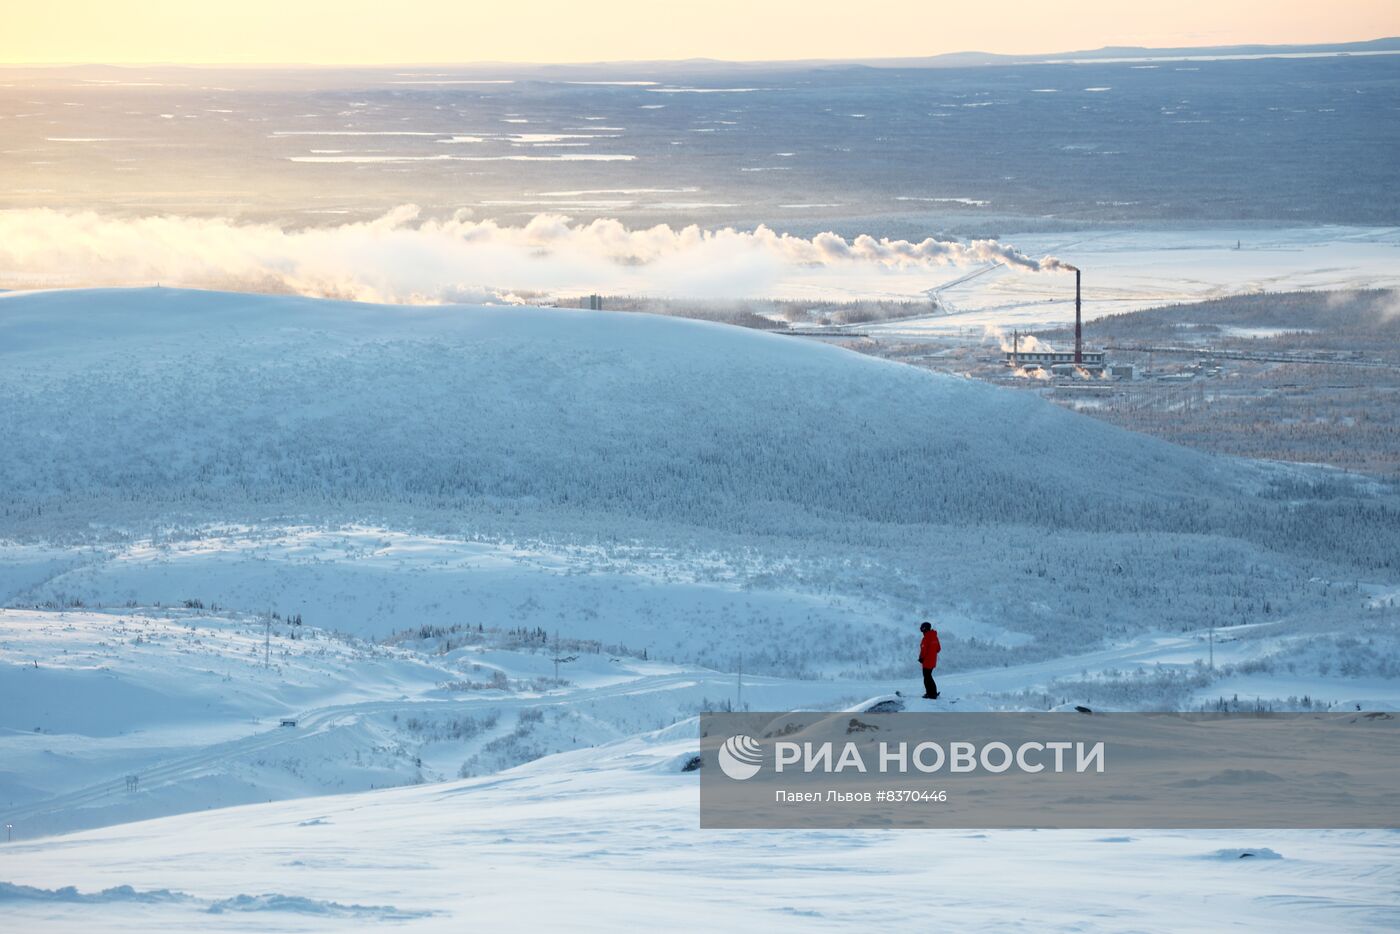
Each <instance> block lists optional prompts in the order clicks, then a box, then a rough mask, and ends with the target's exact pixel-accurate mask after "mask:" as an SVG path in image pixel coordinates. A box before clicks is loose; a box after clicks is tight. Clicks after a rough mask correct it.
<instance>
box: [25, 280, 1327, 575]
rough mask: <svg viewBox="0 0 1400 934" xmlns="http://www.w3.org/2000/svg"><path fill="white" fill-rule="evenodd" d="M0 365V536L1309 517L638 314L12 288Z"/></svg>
mask: <svg viewBox="0 0 1400 934" xmlns="http://www.w3.org/2000/svg"><path fill="white" fill-rule="evenodd" d="M0 355H2V357H3V361H4V371H3V376H0V380H3V382H2V383H0V386H3V389H4V394H3V396H2V397H0V399H2V400H3V406H4V407H3V409H0V415H3V418H4V421H5V424H6V425H7V426H8V428H9V432H10V435H11V437H12V438H16V439H20V440H21V441H22V443H19V444H11V445H6V446H5V447H4V449H3V451H2V452H0V489H3V491H4V494H3V495H4V499H3V509H4V512H3V519H4V524H5V526H7V527H9V528H11V529H19V530H36V531H37V530H43V529H45V528H50V527H52V526H51V525H50V524H51V523H58V522H61V521H62V520H63V519H65V518H66V519H69V520H70V521H72V522H81V524H82V525H84V526H87V525H88V524H89V523H91V522H94V521H96V522H102V521H109V522H112V521H115V522H133V521H137V520H149V519H150V518H152V517H153V516H160V515H170V514H179V513H187V514H190V515H193V516H197V517H208V516H213V517H215V518H217V519H220V520H227V519H229V518H231V517H232V514H234V513H237V514H239V515H257V516H263V515H266V514H267V513H268V512H270V511H285V512H291V513H294V514H302V515H304V514H312V515H316V516H318V517H320V516H325V515H328V514H331V515H337V516H340V517H356V518H358V517H361V516H363V515H367V514H371V515H372V514H378V515H381V516H382V515H384V514H385V513H396V514H402V513H403V512H410V513H413V514H414V515H420V516H421V515H427V514H435V515H443V514H445V515H450V516H455V517H460V518H461V519H463V520H466V521H467V522H468V523H470V522H473V521H475V522H486V521H488V519H487V517H498V518H496V519H495V521H496V522H503V523H506V524H514V523H516V522H518V521H519V520H520V519H521V517H522V516H524V515H528V516H533V517H540V516H542V515H543V516H547V519H546V520H543V521H545V522H546V524H548V525H549V526H551V527H555V528H558V527H566V528H567V527H575V528H577V527H579V524H580V522H581V521H586V525H587V528H588V529H589V530H590V531H591V532H595V533H596V532H597V531H598V526H599V523H600V522H602V523H605V524H607V525H608V526H609V527H610V528H611V529H618V528H627V527H630V526H631V525H633V524H635V523H637V522H660V523H668V524H681V525H686V526H700V527H704V528H707V529H716V530H724V531H731V532H741V533H744V534H754V533H767V534H781V535H789V536H790V535H800V534H804V533H805V532H809V531H812V530H822V531H824V532H829V530H830V527H831V524H832V523H839V524H840V527H841V529H842V530H843V534H845V535H848V536H849V535H855V534H859V532H860V530H859V526H861V525H864V524H870V523H895V524H900V525H910V524H943V523H948V524H956V525H967V524H974V523H975V524H1011V525H1021V526H1028V527H1031V528H1040V529H1044V528H1047V527H1057V528H1074V529H1085V530H1093V531H1129V530H1131V531H1145V530H1153V531H1186V532H1224V533H1227V534H1232V535H1241V536H1246V537H1249V536H1251V532H1252V529H1253V526H1252V525H1251V524H1250V522H1249V521H1248V520H1247V519H1246V518H1245V516H1244V515H1243V514H1242V513H1241V511H1240V509H1239V508H1238V506H1237V501H1238V500H1239V499H1240V498H1241V497H1245V496H1255V497H1256V501H1255V502H1254V503H1251V504H1250V506H1249V509H1250V511H1251V512H1253V513H1256V514H1257V516H1256V518H1255V519H1254V520H1253V521H1254V523H1256V524H1257V525H1258V527H1259V529H1260V530H1261V531H1263V530H1264V529H1268V530H1269V531H1270V532H1278V531H1281V529H1280V528H1279V524H1280V523H1281V522H1282V521H1284V520H1283V519H1282V518H1281V517H1280V516H1279V515H1278V514H1277V508H1276V503H1275V502H1274V499H1275V498H1276V497H1277V496H1279V495H1283V492H1284V491H1283V486H1282V485H1286V486H1287V489H1286V494H1287V495H1288V496H1289V497H1291V498H1297V497H1298V496H1299V495H1300V494H1306V492H1307V491H1308V488H1309V482H1310V479H1311V478H1309V477H1308V475H1307V474H1306V473H1304V472H1300V471H1296V470H1295V471H1282V470H1268V471H1266V470H1261V469H1259V468H1256V467H1253V466H1251V465H1247V464H1244V463H1231V462H1227V461H1223V460H1221V459H1218V458H1212V457H1208V456H1205V455H1202V454H1199V453H1196V452H1192V451H1189V450H1185V449H1182V448H1176V447H1172V446H1169V445H1166V444H1162V443H1159V442H1155V441H1151V440H1147V439H1145V438H1142V437H1140V436H1136V435H1133V434H1130V433H1127V432H1123V431H1120V430H1117V429H1114V428H1112V427H1109V426H1106V425H1103V424H1100V423H1098V422H1095V421H1093V420H1090V419H1087V418H1081V417H1078V416H1076V415H1074V414H1073V413H1069V412H1065V411H1063V410H1061V409H1059V408H1056V407H1054V406H1051V405H1047V404H1044V403H1043V402H1041V401H1039V400H1036V399H1033V398H1029V397H1028V396H1027V395H1025V394H1018V393H1011V392H1005V391H1001V390H998V389H994V388H990V387H987V386H985V385H983V384H980V383H976V382H973V381H968V380H957V379H949V378H946V377H941V376H938V375H934V374H930V373H926V372H920V371H917V370H914V369H911V368H908V367H902V366H898V365H894V364H890V363H886V362H883V361H878V360H874V359H867V358H863V357H860V356H858V355H854V354H850V353H847V352H845V351H842V350H838V349H834V348H830V347H825V346H819V345H815V344H812V343H807V342H803V341H801V340H794V339H792V338H785V337H780V336H775V335H769V334H763V333H755V332H752V331H746V330H742V329H738V328H732V327H724V326H720V325H713V324H708V323H702V322H692V321H682V320H675V319H669V318H657V317H650V316H642V315H626V314H613V313H600V312H580V311H571V310H557V309H534V308H501V307H483V308H474V307H460V306H446V307H400V306H394V307H388V306H373V305H363V304H350V303H339V302H329V301H318V300H310V299H300V298H286V297H268V296H257V295H243V294H224V293H202V292H191V291H184V290H172V289H136V290H126V291H123V290H92V291H86V290H84V291H71V292H48V293H32V294H12V295H6V296H3V297H0ZM1327 492H1328V493H1333V492H1335V491H1334V490H1333V489H1332V488H1331V487H1330V486H1329V487H1328V488H1327ZM41 517H42V518H41ZM499 517H503V518H499ZM853 525H854V526H855V528H853ZM1326 531H1327V530H1326V529H1320V530H1318V531H1317V533H1315V535H1314V538H1317V537H1319V536H1321V535H1325V534H1326ZM1310 544H1311V542H1310V541H1305V542H1300V543H1298V547H1302V548H1306V547H1308V546H1309V545H1310ZM1319 544H1322V542H1319Z"/></svg>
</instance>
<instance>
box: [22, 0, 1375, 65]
mask: <svg viewBox="0 0 1400 934" xmlns="http://www.w3.org/2000/svg"><path fill="white" fill-rule="evenodd" d="M8 18H9V20H10V28H9V29H8V30H6V32H5V34H4V35H3V36H0V62H3V63H5V64H11V65H26V64H30V65H34V64H94V63H103V64H150V63H163V64H210V65H234V64H240V65H250V64H274V63H282V64H292V63H296V64H306V65H330V64H337V65H391V64H397V65H421V64H443V63H449V62H455V63H474V62H479V63H487V62H514V63H527V64H556V63H557V64H568V63H579V62H605V61H617V62H620V61H664V60H685V59H693V58H711V59H721V60H728V61H785V60H808V59H862V58H900V57H920V56H934V55H940V54H947V53H955V52H963V51H971V50H976V51H980V52H987V53H993V54H1016V55H1022V54H1042V53H1047V52H1049V51H1053V50H1078V49H1092V48H1099V47H1105V46H1139V47H1153V48H1173V47H1204V46H1223V45H1240V44H1261V45H1280V44H1283V45H1290V44H1291V45H1296V44H1330V43H1340V42H1357V41H1366V40H1369V39H1375V38H1377V37H1384V36H1394V35H1397V34H1400V7H1397V6H1396V5H1395V4H1394V3H1391V2H1389V0H1340V2H1338V3H1334V4H1331V5H1329V6H1328V7H1327V8H1326V9H1325V10H1324V9H1321V8H1318V7H1315V6H1312V5H1300V6H1298V7H1292V8H1290V7H1280V6H1279V5H1278V4H1276V3H1271V2H1267V0H1180V2H1177V3H1173V4H1150V5H1143V6H1140V7H1135V8H1133V9H1132V10H1130V11H1125V10H1124V9H1123V8H1122V6H1121V5H1120V4H1117V3H1113V2H1110V0H1065V2H1063V3H1060V4H1057V5H1054V6H1049V5H1045V4H1040V3H1029V2H1013V3H1012V4H1010V6H1009V7H1005V8H1004V9H1003V10H1002V13H1001V14H1000V15H998V16H995V17H990V16H987V15H986V14H985V13H983V12H981V11H979V10H975V9H972V8H962V7H949V6H947V5H944V6H941V7H930V6H929V5H928V4H919V3H915V2H913V0H891V2H889V3H886V4H884V5H883V6H882V7H881V9H880V11H879V15H872V16H866V17H860V18H852V17H849V16H826V17H821V18H818V17H814V15H813V9H812V6H811V4H809V3H803V2H799V0H773V2H770V3H766V4H763V5H761V6H758V7H755V6H753V5H751V4H743V3H739V2H737V0H716V2H715V3H711V4H707V5H704V6H701V5H678V6H673V7H668V8H666V9H665V10H664V15H663V11H660V10H658V9H657V8H656V7H654V6H651V5H649V4H646V3H643V2H641V0H609V2H607V3H605V4H602V5H599V4H593V5H590V6H588V7H578V6H575V5H572V4H568V3H564V2H561V0H526V2H520V3H516V4H512V5H509V6H501V7H491V8H481V7H477V6H472V7H460V6H457V5H454V4H449V3H445V2H442V0H404V2H402V3H399V4H395V5H393V6H392V7H388V6H383V5H380V4H371V3H365V2H357V3H350V4H346V3H338V2H333V0H306V2H303V3H299V4H296V5H293V6H288V5H286V4H275V3H273V2H272V0H245V2H241V3H237V4H234V3H230V2H228V0H214V2H210V3H203V4H181V3H173V2H169V0H135V2H129V3H124V4H120V5H118V4H111V3H101V2H97V0H53V2H50V3H47V4H43V5H39V4H28V5H25V6H24V7H21V8H19V9H16V10H12V11H10V13H9V17H8ZM541 23H547V24H549V28H548V29H546V30H542V29H541V28H540V24H541ZM741 23H742V28H739V24H741ZM269 24H275V27H276V28H269Z"/></svg>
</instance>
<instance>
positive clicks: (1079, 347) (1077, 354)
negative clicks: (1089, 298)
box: [1074, 266, 1084, 366]
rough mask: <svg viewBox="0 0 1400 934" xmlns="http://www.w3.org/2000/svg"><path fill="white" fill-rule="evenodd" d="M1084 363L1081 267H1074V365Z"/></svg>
mask: <svg viewBox="0 0 1400 934" xmlns="http://www.w3.org/2000/svg"><path fill="white" fill-rule="evenodd" d="M1083 363H1084V322H1083V319H1082V318H1081V317H1080V307H1079V267H1078V266H1076V267H1074V365H1075V366H1081V365H1082V364H1083Z"/></svg>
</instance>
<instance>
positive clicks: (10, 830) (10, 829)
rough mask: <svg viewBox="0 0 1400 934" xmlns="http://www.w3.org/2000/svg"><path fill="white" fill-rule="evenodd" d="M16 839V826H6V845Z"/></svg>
mask: <svg viewBox="0 0 1400 934" xmlns="http://www.w3.org/2000/svg"><path fill="white" fill-rule="evenodd" d="M14 838H15V825H14V824H6V825H5V842H6V843H9V842H11V841H12V840H14Z"/></svg>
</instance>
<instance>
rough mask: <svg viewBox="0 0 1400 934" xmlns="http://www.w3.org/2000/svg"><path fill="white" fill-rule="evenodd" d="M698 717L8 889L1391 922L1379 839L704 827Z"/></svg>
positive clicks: (1394, 879) (1117, 927)
mask: <svg viewBox="0 0 1400 934" xmlns="http://www.w3.org/2000/svg"><path fill="white" fill-rule="evenodd" d="M694 730H695V724H694V722H683V723H680V724H677V725H676V726H675V727H672V728H670V729H667V730H663V731H660V732H659V733H653V734H648V735H644V736H638V737H635V738H631V739H627V740H623V741H620V742H617V743H613V744H608V745H604V746H602V747H600V748H593V749H587V750H581V751H578V752H573V753H564V754H561V755H557V756H550V757H548V758H545V759H541V760H538V761H536V762H534V763H531V764H529V765H526V766H522V767H520V768H518V769H515V770H513V771H511V772H507V773H503V774H501V775H497V776H493V777H490V778H483V779H472V780H467V781H462V782H451V783H446V784H440V785H425V786H418V787H413V788H408V789H396V790H381V791H375V792H370V793H362V794H351V795H342V796H338V797H334V798H314V799H304V800H300V801H295V802H285V803H275V804H262V805H253V806H248V807H239V808H227V809H223V810H218V811H212V812H208V813H204V814H193V815H187V816H182V817H173V818H167V819H163V820H158V821H151V822H146V823H136V824H124V825H121V826H118V827H112V828H107V829H103V830H97V831H90V832H87V833H83V834H79V835H75V836H71V837H65V838H60V839H56V840H51V841H36V842H18V843H14V844H10V845H9V846H7V847H5V848H4V849H3V850H0V854H3V855H0V865H3V866H4V872H5V875H6V878H7V879H8V880H10V881H9V882H8V884H6V885H4V886H3V887H0V905H3V908H4V911H5V916H6V918H7V921H8V922H9V923H11V924H18V925H19V926H20V928H22V929H31V930H32V929H36V928H37V927H40V926H42V927H43V928H44V929H46V930H75V931H76V930H93V929H102V930H113V931H149V930H152V929H189V928H193V927H195V926H198V927H199V929H200V930H208V931H224V930H229V931H234V930H236V931H243V930H253V929H257V930H268V929H275V930H305V931H321V930H325V931H336V930H345V929H347V928H352V927H353V928H361V927H364V928H368V927H372V926H379V925H382V924H385V923H393V924H395V926H396V927H401V928H403V929H406V930H441V931H456V930H462V929H463V928H464V927H486V928H504V929H507V930H534V929H542V928H555V929H567V930H597V931H614V930H618V929H619V928H648V929H650V928H664V929H668V930H675V929H680V930H689V929H700V928H704V929H710V928H713V927H723V928H725V929H730V930H813V929H821V930H827V929H830V930H835V929H847V930H849V929H858V930H872V929H881V930H899V929H912V928H915V927H920V926H924V925H928V924H937V925H939V926H941V927H946V928H952V929H956V930H995V931H1005V930H1074V931H1121V930H1134V931H1180V930H1220V929H1223V928H1227V927H1234V926H1249V927H1251V928H1254V929H1260V930H1280V931H1322V930H1333V931H1336V930H1382V929H1388V928H1393V927H1394V926H1395V925H1396V924H1397V923H1400V903H1397V900H1396V897H1395V890H1396V887H1397V883H1400V869H1397V864H1396V860H1395V858H1394V854H1395V846H1396V842H1395V835H1394V833H1393V832H1387V831H1346V832H1342V831H1325V832H1311V833H1303V832H1288V831H1198V832H1154V833H1136V832H1130V833H1123V832H1114V833H1104V832H1093V831H1058V832H1053V833H1050V832H1035V831H1020V832H1008V831H991V832H953V831H948V832H938V831H927V832H914V833H900V832H884V831H821V832H814V831H806V832H802V831H771V830H770V831H701V830H698V829H697V827H696V811H697V794H698V789H697V784H698V782H697V778H696V774H695V773H683V772H682V771H681V770H680V769H681V762H683V761H684V759H685V758H687V757H689V756H690V755H693V754H694V750H695V748H696V746H695V743H696V740H695V736H694ZM1246 854H1248V855H1246ZM70 887H71V888H70Z"/></svg>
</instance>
